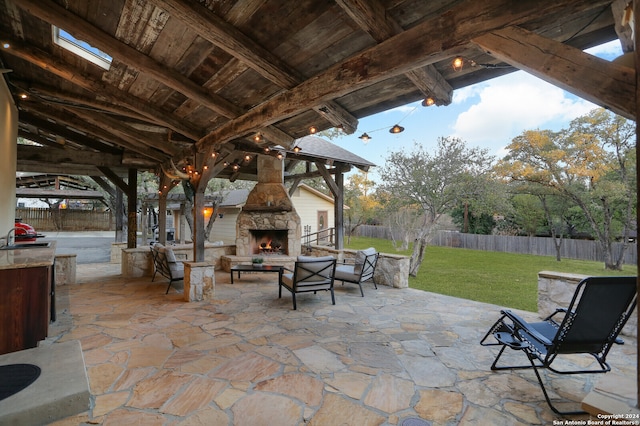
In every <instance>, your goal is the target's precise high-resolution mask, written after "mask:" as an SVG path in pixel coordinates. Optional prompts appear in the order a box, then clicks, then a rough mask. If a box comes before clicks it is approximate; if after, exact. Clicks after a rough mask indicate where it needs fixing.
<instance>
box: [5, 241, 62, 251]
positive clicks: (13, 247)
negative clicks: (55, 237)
mask: <svg viewBox="0 0 640 426" xmlns="http://www.w3.org/2000/svg"><path fill="white" fill-rule="evenodd" d="M50 245H51V243H50V242H49V243H25V244H12V245H9V246H2V247H0V250H23V249H30V248H46V247H49V246H50Z"/></svg>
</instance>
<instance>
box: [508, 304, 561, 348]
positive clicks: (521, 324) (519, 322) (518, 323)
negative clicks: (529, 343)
mask: <svg viewBox="0 0 640 426" xmlns="http://www.w3.org/2000/svg"><path fill="white" fill-rule="evenodd" d="M502 313H503V314H504V315H505V316H507V317H508V318H509V319H510V320H511V321H512V322H513V324H514V325H515V331H517V330H518V329H520V330H524V331H525V332H527V334H530V335H531V336H532V337H533V338H534V339H536V340H538V341H539V342H540V343H542V344H543V345H550V344H551V340H549V339H547V338H546V337H544V336H543V335H542V334H540V333H539V332H538V331H536V330H535V329H533V328H531V327H530V326H529V323H528V322H526V321H525V320H523V319H522V318H520V316H518V315H517V314H514V313H513V312H511V311H509V310H503V311H502Z"/></svg>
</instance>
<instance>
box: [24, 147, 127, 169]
mask: <svg viewBox="0 0 640 426" xmlns="http://www.w3.org/2000/svg"><path fill="white" fill-rule="evenodd" d="M121 161H122V155H118V154H107V153H105V152H92V151H80V150H77V149H55V148H44V147H39V146H33V145H22V144H19V145H18V163H27V162H30V163H37V162H43V163H46V162H50V163H54V164H58V165H78V166H105V167H118V166H120V164H121Z"/></svg>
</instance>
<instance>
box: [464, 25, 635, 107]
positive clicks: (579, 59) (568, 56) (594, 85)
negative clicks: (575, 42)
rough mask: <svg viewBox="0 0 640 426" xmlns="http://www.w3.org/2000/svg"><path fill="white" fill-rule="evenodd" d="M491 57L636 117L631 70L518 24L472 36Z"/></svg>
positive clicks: (603, 105)
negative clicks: (520, 26)
mask: <svg viewBox="0 0 640 426" xmlns="http://www.w3.org/2000/svg"><path fill="white" fill-rule="evenodd" d="M473 42H474V43H476V44H477V45H478V46H480V48H482V49H484V50H485V51H486V52H487V53H489V54H490V55H492V56H493V57H495V58H497V59H499V60H501V61H504V62H506V63H508V64H510V65H512V66H514V67H517V68H519V69H521V70H524V71H526V72H528V73H530V74H533V75H535V76H536V77H538V78H541V79H542V80H545V81H546V82H548V83H551V84H553V85H555V86H557V87H560V88H562V89H564V90H566V91H568V92H571V93H573V94H574V95H576V96H580V97H581V98H583V99H586V100H588V101H590V102H593V103H595V104H597V105H600V106H602V107H604V108H606V109H610V110H612V111H613V112H615V113H616V114H619V115H622V116H623V117H626V118H628V119H630V120H634V119H635V117H636V102H635V98H634V97H633V96H629V94H630V93H634V92H635V80H636V73H635V69H633V68H628V67H625V66H622V65H618V64H615V63H612V62H609V61H607V60H604V59H600V58H598V57H596V56H593V55H589V54H588V53H584V52H583V51H581V50H580V49H576V48H574V47H571V46H567V45H565V44H562V43H560V42H557V41H555V40H551V39H548V38H545V37H542V36H540V35H538V34H535V33H533V32H530V31H527V30H524V29H522V28H518V27H509V28H503V29H500V30H496V31H494V32H492V33H489V34H484V35H482V36H478V37H475V38H474V39H473Z"/></svg>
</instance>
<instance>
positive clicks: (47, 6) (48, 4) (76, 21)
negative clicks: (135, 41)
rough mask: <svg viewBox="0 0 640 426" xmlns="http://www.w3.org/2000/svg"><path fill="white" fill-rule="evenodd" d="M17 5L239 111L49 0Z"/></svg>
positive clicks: (194, 95)
mask: <svg viewBox="0 0 640 426" xmlns="http://www.w3.org/2000/svg"><path fill="white" fill-rule="evenodd" d="M18 5H19V6H20V7H21V8H23V9H24V10H25V11H27V12H28V13H30V14H32V15H34V16H36V17H38V18H40V19H42V20H43V21H45V22H48V23H50V24H53V25H56V26H58V27H61V28H64V30H65V31H67V32H68V33H70V34H72V35H74V36H75V37H76V38H77V39H79V40H83V41H86V42H87V43H89V44H90V45H92V46H93V47H96V48H98V49H100V50H102V51H104V52H107V53H108V54H109V55H111V57H112V58H114V59H117V60H118V61H120V62H122V63H124V64H126V65H127V66H129V67H131V68H134V69H136V70H138V71H141V72H143V73H145V74H148V75H150V76H151V77H153V78H154V79H155V80H156V81H158V82H160V83H162V84H164V85H166V86H168V87H170V88H172V89H173V90H176V91H178V92H180V93H182V94H184V95H185V96H187V97H189V98H191V99H193V100H195V101H197V102H198V103H201V104H202V105H204V106H206V107H207V108H209V109H211V110H212V111H214V112H216V113H218V114H220V115H222V116H224V117H227V118H234V117H237V116H238V115H240V114H241V113H242V112H243V110H242V109H241V108H240V107H237V106H236V105H234V104H233V103H231V102H229V101H227V100H226V99H224V98H223V97H221V96H219V95H217V94H215V93H208V92H207V91H206V90H205V89H204V88H203V87H202V86H199V85H198V84H196V83H194V82H193V81H191V80H189V79H188V78H187V77H185V76H184V75H182V74H180V73H179V72H177V71H175V70H173V69H171V68H168V67H167V66H165V65H164V64H162V63H160V62H158V61H156V60H154V59H153V58H151V57H149V56H147V55H145V54H144V53H141V52H139V51H138V50H136V49H134V48H133V47H131V46H129V45H128V44H126V43H123V42H121V41H120V40H118V39H116V38H114V37H112V36H110V35H109V34H107V33H105V32H104V31H102V30H101V29H99V28H98V27H96V26H94V25H91V24H90V23H89V22H87V21H85V20H84V19H81V18H79V17H78V16H77V15H75V14H73V13H72V12H70V11H69V10H67V9H65V8H64V7H62V6H58V5H57V4H56V3H55V2H53V1H51V0H24V1H22V0H20V2H18Z"/></svg>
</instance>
